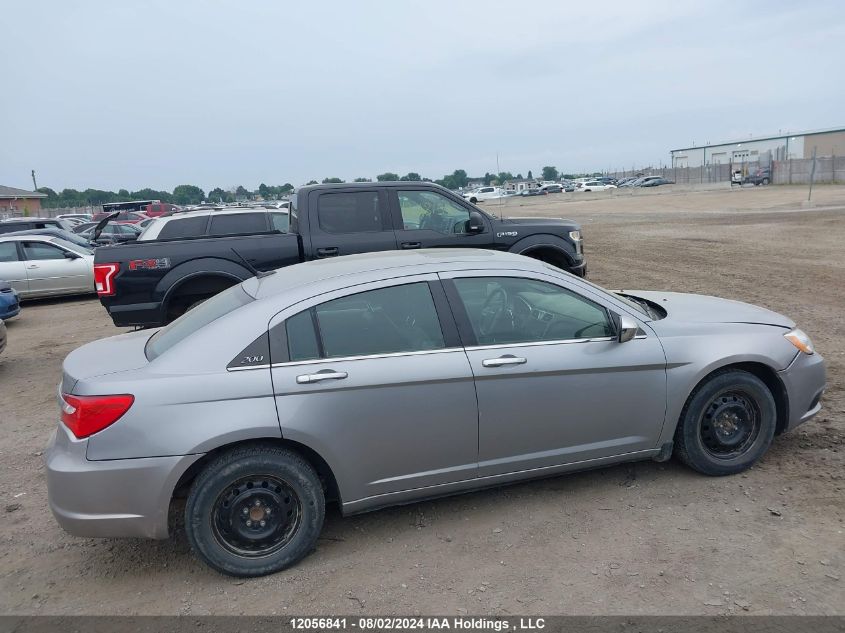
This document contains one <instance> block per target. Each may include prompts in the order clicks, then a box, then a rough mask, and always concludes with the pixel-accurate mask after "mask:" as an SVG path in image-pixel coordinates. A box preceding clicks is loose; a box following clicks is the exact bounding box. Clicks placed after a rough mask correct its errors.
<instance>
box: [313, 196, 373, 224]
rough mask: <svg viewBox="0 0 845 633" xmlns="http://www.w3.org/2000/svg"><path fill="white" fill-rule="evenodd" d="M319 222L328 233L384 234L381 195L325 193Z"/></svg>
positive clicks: (319, 211) (319, 209) (321, 203)
mask: <svg viewBox="0 0 845 633" xmlns="http://www.w3.org/2000/svg"><path fill="white" fill-rule="evenodd" d="M317 218H318V221H319V224H320V228H321V229H323V230H324V231H326V232H328V233H374V232H377V231H383V230H384V224H383V222H382V216H381V205H379V195H378V191H355V192H338V193H324V194H321V195H320V197H319V199H318V206H317Z"/></svg>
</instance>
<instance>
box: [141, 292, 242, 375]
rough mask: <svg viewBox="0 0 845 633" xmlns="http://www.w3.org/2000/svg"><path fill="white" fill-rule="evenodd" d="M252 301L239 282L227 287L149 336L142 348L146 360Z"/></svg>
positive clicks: (155, 356) (156, 356)
mask: <svg viewBox="0 0 845 633" xmlns="http://www.w3.org/2000/svg"><path fill="white" fill-rule="evenodd" d="M252 301H254V299H253V298H252V297H250V296H249V295H248V294H247V293H246V292H245V291H244V289H243V288H242V287H241V284H238V285H237V286H232V287H231V288H227V289H226V290H224V291H223V292H221V293H220V294H217V295H214V296H213V297H211V299H209V300H208V301H205V302H203V303H201V304H200V305H198V306H197V307H195V308H194V309H192V310H188V311H187V312H186V313H185V314H183V315H182V316H180V317H179V318H178V319H176V320H175V321H173V322H172V323H170V325H167V326H165V327H163V328H161V329H160V330H159V331H158V332H156V333H155V334H153V335H152V337H150V340H149V341H147V345H146V347H145V348H144V353H145V354H146V356H147V360H154V359H156V358H158V357H159V356H161V355H162V354H164V353H165V352H166V351H167V350H169V349H170V348H171V347H173V346H174V345H176V344H177V343H180V342H181V341H183V340H184V339H186V338H187V337H188V336H190V335H191V334H193V333H194V332H196V331H197V330H199V329H200V328H203V327H205V326H206V325H208V324H209V323H211V322H212V321H216V320H217V319H219V318H220V317H222V316H225V315H227V314H229V313H230V312H234V311H235V310H237V309H238V308H240V307H242V306H245V305H246V304H248V303H250V302H252Z"/></svg>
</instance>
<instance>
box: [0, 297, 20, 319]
mask: <svg viewBox="0 0 845 633" xmlns="http://www.w3.org/2000/svg"><path fill="white" fill-rule="evenodd" d="M20 311H21V304H20V301H19V300H18V298H17V297H15V298H14V299H7V298H6V295H3V296H2V297H0V319H4V320H5V319H11V318H12V317H16V316H18V314H20Z"/></svg>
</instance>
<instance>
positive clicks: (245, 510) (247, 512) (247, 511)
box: [244, 506, 249, 514]
mask: <svg viewBox="0 0 845 633" xmlns="http://www.w3.org/2000/svg"><path fill="white" fill-rule="evenodd" d="M244 514H249V508H247V507H246V506H244Z"/></svg>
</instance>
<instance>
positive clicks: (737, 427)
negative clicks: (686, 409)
mask: <svg viewBox="0 0 845 633" xmlns="http://www.w3.org/2000/svg"><path fill="white" fill-rule="evenodd" d="M760 418H761V414H760V407H759V406H758V404H757V401H756V400H755V398H754V396H753V395H750V394H748V393H747V392H745V391H744V390H743V389H734V388H728V389H725V390H723V391H721V392H719V393H717V394H716V396H715V397H713V398H712V399H711V400H710V402H709V403H708V404H707V405H706V406H705V407H704V409H703V410H702V412H701V419H700V420H699V422H698V427H699V434H700V437H701V443H702V444H703V445H704V448H705V450H706V451H707V452H708V453H710V454H711V455H713V456H714V457H716V458H718V459H733V458H734V457H737V456H739V455H742V454H743V453H744V452H745V451H746V450H748V447H749V446H751V445H752V444H753V443H754V441H755V440H756V439H757V435H758V434H759V433H760Z"/></svg>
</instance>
